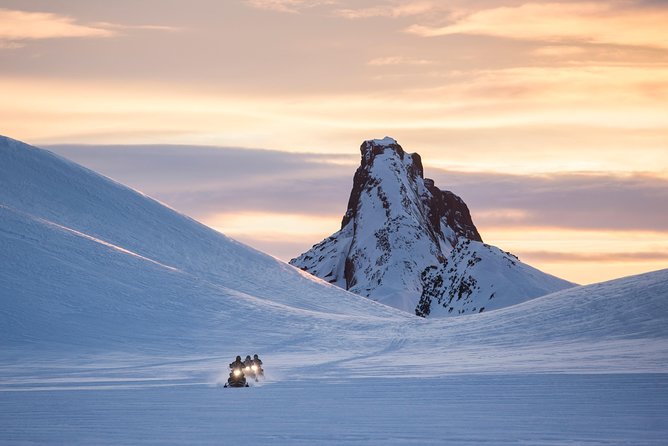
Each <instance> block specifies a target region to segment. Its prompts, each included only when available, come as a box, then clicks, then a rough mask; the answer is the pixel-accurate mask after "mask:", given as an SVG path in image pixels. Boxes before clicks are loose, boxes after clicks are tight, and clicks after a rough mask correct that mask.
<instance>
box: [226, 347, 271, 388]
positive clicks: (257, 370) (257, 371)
mask: <svg viewBox="0 0 668 446" xmlns="http://www.w3.org/2000/svg"><path fill="white" fill-rule="evenodd" d="M247 376H248V377H250V378H253V379H255V381H257V380H258V378H259V377H261V376H264V369H263V368H262V360H261V359H260V358H259V357H258V355H257V354H255V355H253V357H252V358H251V357H250V355H246V359H244V360H243V361H242V360H241V356H237V358H236V359H235V360H234V362H232V363H231V364H230V377H229V378H228V379H227V384H225V387H228V386H230V387H248V383H247V382H246V377H247Z"/></svg>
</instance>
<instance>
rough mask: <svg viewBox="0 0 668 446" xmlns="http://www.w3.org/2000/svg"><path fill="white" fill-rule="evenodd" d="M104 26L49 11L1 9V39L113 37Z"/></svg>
mask: <svg viewBox="0 0 668 446" xmlns="http://www.w3.org/2000/svg"><path fill="white" fill-rule="evenodd" d="M114 35H116V32H115V31H114V30H111V29H107V28H106V27H104V26H93V25H84V24H80V23H77V21H76V20H75V19H74V18H72V17H69V16H66V15H61V14H54V13H48V12H28V11H17V10H11V9H0V39H4V40H37V39H56V38H65V37H112V36H114Z"/></svg>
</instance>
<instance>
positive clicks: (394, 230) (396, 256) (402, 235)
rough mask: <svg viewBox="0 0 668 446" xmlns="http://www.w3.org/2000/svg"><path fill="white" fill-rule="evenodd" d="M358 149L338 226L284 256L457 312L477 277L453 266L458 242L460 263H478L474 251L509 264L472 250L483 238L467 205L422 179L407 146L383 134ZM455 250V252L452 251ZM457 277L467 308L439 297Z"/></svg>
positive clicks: (361, 289)
mask: <svg viewBox="0 0 668 446" xmlns="http://www.w3.org/2000/svg"><path fill="white" fill-rule="evenodd" d="M360 152H361V161H360V166H359V167H358V168H357V170H356V171H355V175H354V177H353V187H352V191H351V193H350V198H349V199H348V207H347V209H346V213H345V214H344V216H343V219H342V222H341V229H340V230H339V231H338V232H337V233H335V234H333V235H332V236H330V237H328V238H327V239H325V240H323V241H322V242H320V243H318V244H316V245H314V246H313V247H312V248H311V249H310V250H309V251H307V252H305V253H304V254H302V255H301V256H299V257H297V258H295V259H293V260H292V261H291V262H290V263H291V264H293V265H295V266H298V267H299V268H301V269H303V270H305V271H307V272H310V273H311V274H313V275H315V276H318V277H320V278H323V279H325V280H327V281H329V282H330V283H333V284H335V285H337V286H340V287H342V288H345V289H347V290H349V291H352V292H354V293H357V294H360V295H362V296H366V297H369V298H371V299H374V300H378V301H380V302H383V303H386V304H388V305H391V306H394V307H397V308H400V309H403V310H405V311H409V312H411V313H413V312H415V313H416V314H419V315H422V316H426V315H428V314H430V313H432V312H434V313H438V312H439V311H438V309H437V308H436V307H437V306H438V305H439V304H441V305H442V307H443V308H445V306H446V305H447V308H448V314H450V313H451V312H453V311H454V310H451V309H453V308H458V310H457V311H458V313H457V314H463V312H466V311H469V310H470V308H474V307H475V305H473V306H471V305H470V304H471V302H475V301H476V299H475V297H476V296H477V294H475V293H477V292H478V291H476V288H475V286H474V285H471V284H475V283H478V282H477V281H476V280H475V278H473V279H471V278H470V277H469V276H466V267H465V268H464V269H463V270H460V269H457V268H455V269H453V263H455V262H461V261H463V260H461V259H463V258H464V257H463V256H462V255H459V253H460V252H461V248H457V247H458V246H466V247H467V248H466V249H467V251H466V252H467V255H469V257H467V260H466V262H467V263H466V265H469V263H470V266H471V267H473V266H475V265H476V262H474V261H473V260H471V259H478V258H479V257H480V258H485V259H488V260H487V261H485V262H484V266H489V265H496V264H497V263H498V264H500V265H501V264H502V266H504V267H505V266H506V264H510V263H509V262H508V261H507V260H505V258H504V259H503V260H502V259H501V255H500V254H499V253H500V252H501V251H498V252H497V251H494V250H492V251H489V252H491V254H489V255H486V256H481V255H478V254H477V251H478V250H480V249H482V248H481V246H482V245H483V244H482V237H481V236H480V233H479V232H478V230H477V228H476V227H475V225H474V224H473V220H472V218H471V213H470V212H469V209H468V206H467V205H466V203H464V201H463V200H462V199H461V198H460V197H459V196H457V195H455V194H454V193H453V192H450V191H444V190H441V189H439V188H438V187H436V185H435V183H434V181H433V180H432V179H429V178H424V170H423V166H422V159H421V158H420V155H418V154H417V153H407V152H405V151H404V149H403V148H402V147H401V145H399V143H398V142H397V141H396V140H395V139H393V138H390V137H387V136H386V137H385V138H383V139H371V140H367V141H364V142H363V143H362V145H361V146H360ZM463 243H466V245H462V244H463ZM471 243H472V244H473V245H471ZM485 246H487V245H485ZM453 252H454V253H455V254H457V255H459V256H458V257H456V258H454V257H453V255H455V254H453ZM490 259H491V260H490ZM501 262H505V263H501ZM447 268H449V269H447ZM453 274H454V275H453ZM461 277H466V280H465V282H466V284H468V285H467V286H468V288H467V287H464V288H462V289H466V290H467V291H468V290H470V291H471V293H470V295H467V299H466V300H465V301H463V302H465V303H466V305H467V307H466V309H464V308H463V307H462V308H459V307H457V304H453V303H452V302H451V300H447V299H445V298H443V297H442V293H446V291H447V292H448V293H449V294H448V296H460V295H461V296H463V295H464V294H462V293H460V294H457V293H451V292H450V291H451V290H449V289H448V290H445V289H444V288H443V287H450V288H452V287H459V286H463V285H462V283H463V282H462V281H461V280H460V279H461ZM446 278H447V280H445V279H446ZM462 280H463V279H462ZM485 291H487V290H486V289H485ZM471 296H473V297H471ZM471 299H473V300H471ZM446 301H447V302H446ZM501 301H502V299H497V302H501ZM432 302H436V304H434V305H432ZM493 306H494V305H491V307H493ZM418 307H419V308H418ZM469 307H470V308H469ZM489 307H490V305H489V304H488V305H487V307H486V308H489Z"/></svg>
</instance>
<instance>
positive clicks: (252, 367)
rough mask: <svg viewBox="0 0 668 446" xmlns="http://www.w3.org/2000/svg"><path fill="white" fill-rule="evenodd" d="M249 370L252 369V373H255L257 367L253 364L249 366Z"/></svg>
mask: <svg viewBox="0 0 668 446" xmlns="http://www.w3.org/2000/svg"><path fill="white" fill-rule="evenodd" d="M251 369H253V371H254V372H257V366H256V365H255V364H253V365H252V366H251Z"/></svg>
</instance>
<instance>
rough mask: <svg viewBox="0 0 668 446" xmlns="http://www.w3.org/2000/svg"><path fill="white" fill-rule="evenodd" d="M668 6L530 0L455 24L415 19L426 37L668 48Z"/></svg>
mask: <svg viewBox="0 0 668 446" xmlns="http://www.w3.org/2000/svg"><path fill="white" fill-rule="evenodd" d="M666 23H668V10H666V9H662V8H656V9H651V8H643V9H633V10H631V9H615V8H613V6H612V5H610V4H605V3H526V4H524V5H521V6H513V7H498V8H490V9H484V10H481V11H476V12H472V13H461V14H458V15H457V18H455V20H454V22H453V23H452V24H450V25H446V26H441V27H434V26H423V25H413V26H410V27H409V28H407V29H406V31H407V32H409V33H412V34H417V35H419V36H424V37H433V36H447V35H452V34H477V35H487V36H495V37H506V38H511V39H524V40H542V41H549V42H564V41H581V42H588V43H598V44H613V45H635V46H645V47H651V48H668V27H666Z"/></svg>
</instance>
